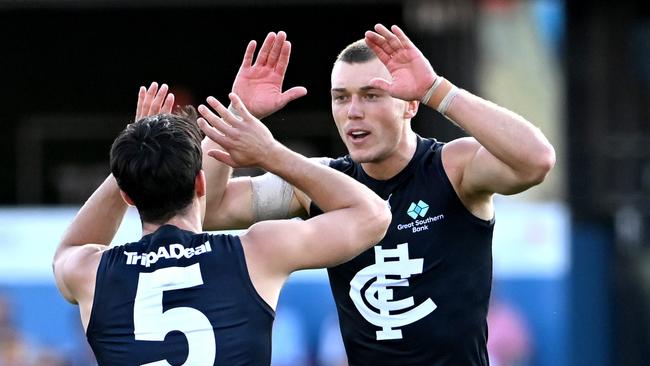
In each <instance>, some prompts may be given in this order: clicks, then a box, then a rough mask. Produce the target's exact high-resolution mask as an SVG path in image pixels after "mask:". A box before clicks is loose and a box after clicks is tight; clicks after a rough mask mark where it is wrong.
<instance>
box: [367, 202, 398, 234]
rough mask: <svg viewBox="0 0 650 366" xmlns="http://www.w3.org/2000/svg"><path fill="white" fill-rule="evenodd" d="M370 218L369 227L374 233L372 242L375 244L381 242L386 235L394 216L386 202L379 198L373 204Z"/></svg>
mask: <svg viewBox="0 0 650 366" xmlns="http://www.w3.org/2000/svg"><path fill="white" fill-rule="evenodd" d="M369 212H371V214H370V215H369V216H370V222H369V225H367V227H369V228H370V229H371V231H372V233H371V235H372V237H373V239H372V241H373V242H374V243H377V242H379V241H380V240H381V239H383V237H384V235H386V231H387V230H388V226H389V225H390V222H391V220H392V214H391V212H390V209H389V208H388V204H387V203H386V201H384V200H382V199H381V198H379V197H377V200H376V202H374V204H373V208H372V210H370V211H369Z"/></svg>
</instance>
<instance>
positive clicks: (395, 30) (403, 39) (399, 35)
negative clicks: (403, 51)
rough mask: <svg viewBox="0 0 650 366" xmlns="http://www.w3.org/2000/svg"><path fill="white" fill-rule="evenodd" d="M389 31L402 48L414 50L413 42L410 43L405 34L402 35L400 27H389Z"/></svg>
mask: <svg viewBox="0 0 650 366" xmlns="http://www.w3.org/2000/svg"><path fill="white" fill-rule="evenodd" d="M390 29H391V31H393V33H394V34H395V35H396V36H397V38H398V39H399V41H400V42H401V43H402V46H404V47H406V48H416V47H415V44H414V43H413V42H411V39H410V38H409V37H408V36H407V35H406V33H404V31H403V30H402V28H400V27H398V26H396V25H393V26H391V27H390Z"/></svg>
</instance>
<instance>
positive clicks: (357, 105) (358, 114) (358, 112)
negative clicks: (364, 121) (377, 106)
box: [348, 95, 363, 119]
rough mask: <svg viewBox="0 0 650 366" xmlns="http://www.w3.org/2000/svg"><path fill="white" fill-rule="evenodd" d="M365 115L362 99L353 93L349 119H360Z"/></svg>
mask: <svg viewBox="0 0 650 366" xmlns="http://www.w3.org/2000/svg"><path fill="white" fill-rule="evenodd" d="M362 117H363V108H362V106H361V99H360V98H359V97H358V96H356V95H353V96H352V98H350V107H349V108H348V119H358V118H362Z"/></svg>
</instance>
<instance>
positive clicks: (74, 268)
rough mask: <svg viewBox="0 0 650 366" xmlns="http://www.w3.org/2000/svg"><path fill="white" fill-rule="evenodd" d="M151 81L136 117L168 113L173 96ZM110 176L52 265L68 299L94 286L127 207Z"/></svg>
mask: <svg viewBox="0 0 650 366" xmlns="http://www.w3.org/2000/svg"><path fill="white" fill-rule="evenodd" d="M168 90H169V89H168V87H167V85H166V84H163V85H162V86H161V87H160V89H159V88H158V83H156V82H153V83H151V85H150V86H149V88H148V89H147V88H145V87H140V90H139V92H138V103H137V107H136V114H135V120H136V121H137V120H139V119H141V118H143V117H146V116H149V115H154V114H157V113H171V110H172V108H173V105H174V95H173V94H171V93H170V94H168ZM127 207H128V206H127V204H126V203H125V202H124V200H123V199H122V197H121V195H120V190H119V188H118V186H117V182H116V181H115V178H113V176H112V175H109V176H108V178H106V180H104V182H103V183H102V184H101V185H100V186H99V188H97V190H95V192H94V193H93V194H92V196H90V198H88V200H87V201H86V203H85V204H84V205H83V206H82V207H81V209H80V210H79V212H78V213H77V215H76V216H75V218H74V219H73V220H72V222H71V223H70V225H69V226H68V228H67V230H66V232H65V233H64V235H63V237H62V238H61V241H60V242H59V246H58V248H57V249H56V252H55V254H54V259H53V263H52V267H53V270H54V277H55V279H56V283H57V286H58V287H59V291H60V292H61V294H62V295H63V296H64V297H65V298H66V299H67V300H68V301H71V302H75V303H76V302H78V301H79V300H84V299H88V297H89V296H92V290H93V289H94V279H95V277H94V275H93V274H94V273H95V271H96V270H97V265H98V263H99V262H98V261H99V254H100V253H101V252H102V251H103V250H105V249H106V248H107V246H108V245H109V244H110V243H111V241H112V240H113V237H114V236H115V233H116V232H117V230H118V229H119V227H120V224H121V222H122V219H123V218H124V214H125V212H126V209H127Z"/></svg>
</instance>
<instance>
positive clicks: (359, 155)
mask: <svg viewBox="0 0 650 366" xmlns="http://www.w3.org/2000/svg"><path fill="white" fill-rule="evenodd" d="M350 157H351V158H352V161H354V162H355V163H358V164H362V163H372V162H373V161H375V160H376V157H375V156H374V155H372V154H369V153H365V152H350Z"/></svg>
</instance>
